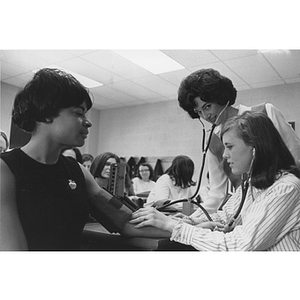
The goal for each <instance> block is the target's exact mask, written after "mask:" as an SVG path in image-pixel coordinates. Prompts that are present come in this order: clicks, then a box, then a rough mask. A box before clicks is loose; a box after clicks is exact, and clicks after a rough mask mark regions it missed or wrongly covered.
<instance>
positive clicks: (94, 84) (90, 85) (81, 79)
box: [33, 65, 103, 89]
mask: <svg viewBox="0 0 300 300" xmlns="http://www.w3.org/2000/svg"><path fill="white" fill-rule="evenodd" d="M45 68H51V69H59V70H62V71H64V72H66V73H69V74H71V75H73V76H74V77H75V78H76V79H77V80H78V81H79V82H80V83H81V84H82V85H83V86H85V87H87V88H89V89H91V88H94V87H97V86H102V85H103V83H101V82H98V81H95V80H93V79H91V78H88V77H85V76H83V75H80V74H78V73H76V72H73V71H70V70H68V69H65V68H62V67H59V66H56V65H50V66H47V67H45ZM37 71H38V70H34V71H33V72H34V73H36V72H37Z"/></svg>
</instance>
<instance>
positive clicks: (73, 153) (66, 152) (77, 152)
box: [62, 147, 82, 164]
mask: <svg viewBox="0 0 300 300" xmlns="http://www.w3.org/2000/svg"><path fill="white" fill-rule="evenodd" d="M62 155H64V156H71V157H73V158H75V159H76V160H77V161H78V162H79V163H81V164H82V155H81V152H80V150H79V149H78V148H76V147H73V148H69V149H65V150H64V151H63V152H62Z"/></svg>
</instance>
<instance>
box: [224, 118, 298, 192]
mask: <svg viewBox="0 0 300 300" xmlns="http://www.w3.org/2000/svg"><path fill="white" fill-rule="evenodd" d="M231 130H235V132H236V133H237V135H238V137H239V138H241V139H242V140H243V141H244V143H245V144H246V145H249V146H253V147H254V149H255V157H254V160H253V165H252V174H251V184H252V185H253V186H254V187H256V188H258V189H266V188H268V187H269V186H271V185H272V184H273V183H274V182H275V180H276V177H277V176H278V175H279V174H281V173H282V172H283V171H288V172H290V173H292V174H294V175H295V176H297V177H298V178H300V170H299V169H298V168H297V167H296V163H295V160H294V157H293V156H292V154H291V152H290V150H289V149H288V148H287V146H286V144H285V143H284V141H283V140H282V138H281V135H280V134H279V132H278V131H277V129H276V127H275V126H274V124H273V122H272V121H271V119H270V118H268V117H267V116H266V115H265V114H263V113H257V112H245V113H243V114H242V115H239V116H236V117H233V118H230V119H228V120H227V121H226V122H225V124H224V125H223V127H222V130H221V139H222V138H223V135H224V133H225V132H227V131H231Z"/></svg>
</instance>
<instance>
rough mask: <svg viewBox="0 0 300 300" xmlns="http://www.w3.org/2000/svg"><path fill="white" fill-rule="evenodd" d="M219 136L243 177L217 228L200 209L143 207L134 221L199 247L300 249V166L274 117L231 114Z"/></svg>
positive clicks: (226, 155) (220, 213) (216, 217)
mask: <svg viewBox="0 0 300 300" xmlns="http://www.w3.org/2000/svg"><path fill="white" fill-rule="evenodd" d="M220 136H221V140H222V142H223V144H224V146H225V151H224V154H223V156H224V158H225V159H226V160H227V161H228V163H229V165H230V168H231V170H232V172H233V174H236V175H240V176H241V177H243V182H242V184H241V186H239V187H238V189H237V190H236V192H235V193H234V194H233V195H232V196H231V198H229V200H228V202H227V203H226V204H225V205H224V207H223V210H222V211H220V210H219V211H218V212H217V213H215V214H214V215H212V217H213V219H214V220H219V221H220V223H219V224H218V226H217V227H216V228H215V230H214V231H211V230H208V229H203V228H200V227H199V225H200V226H201V227H203V224H204V223H205V222H206V221H207V217H206V216H205V214H204V213H203V212H202V211H201V210H200V209H198V210H197V211H196V212H195V213H194V214H193V215H192V216H190V217H186V218H184V219H181V220H180V219H178V218H174V217H173V218H171V217H167V216H165V215H164V214H162V213H160V212H159V211H157V210H156V209H155V208H153V207H152V208H142V209H140V210H139V211H137V212H135V213H134V214H133V217H134V218H135V219H134V220H132V221H130V222H132V223H139V224H138V225H136V227H137V228H142V227H144V226H151V225H152V226H155V227H157V228H160V229H163V230H167V231H169V232H170V233H171V234H172V235H171V240H173V241H176V242H179V243H183V244H187V245H191V246H193V247H194V248H196V249H198V250H201V251H254V250H256V251H262V250H266V251H299V250H300V239H299V236H300V215H299V211H300V169H299V168H298V167H297V166H296V162H295V159H294V158H293V156H292V154H291V152H290V151H289V149H288V148H287V146H286V144H285V143H284V141H283V139H282V138H281V136H280V134H279V132H278V131H277V129H276V128H275V126H274V124H273V123H272V121H271V120H270V119H269V118H268V117H267V116H266V115H265V114H261V113H260V114H259V113H252V112H245V113H243V114H242V115H240V116H236V117H233V118H232V119H229V120H228V121H227V122H226V123H225V124H224V127H223V128H222V131H221V135H220Z"/></svg>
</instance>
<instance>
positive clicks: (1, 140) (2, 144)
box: [0, 131, 9, 153]
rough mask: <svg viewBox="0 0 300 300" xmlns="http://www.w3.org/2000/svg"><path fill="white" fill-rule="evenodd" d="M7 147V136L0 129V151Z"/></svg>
mask: <svg viewBox="0 0 300 300" xmlns="http://www.w3.org/2000/svg"><path fill="white" fill-rule="evenodd" d="M8 148H9V142H8V138H7V136H6V134H5V132H4V131H0V153H2V152H5V151H6V150H7V149H8Z"/></svg>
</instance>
